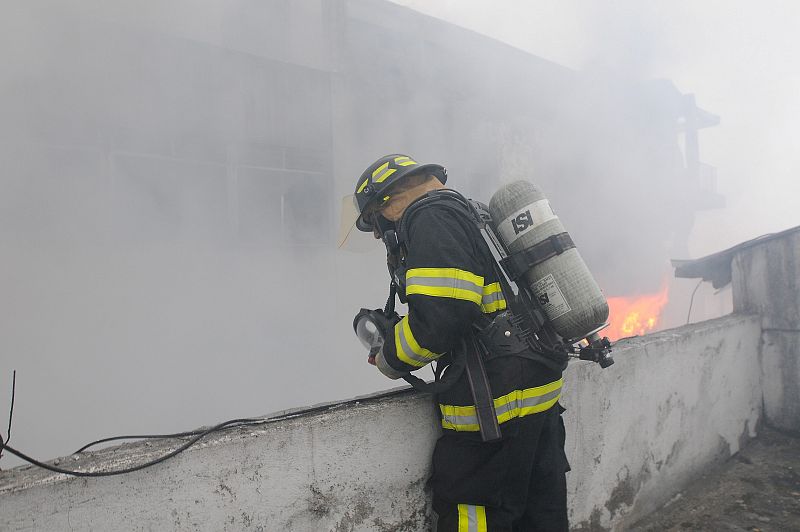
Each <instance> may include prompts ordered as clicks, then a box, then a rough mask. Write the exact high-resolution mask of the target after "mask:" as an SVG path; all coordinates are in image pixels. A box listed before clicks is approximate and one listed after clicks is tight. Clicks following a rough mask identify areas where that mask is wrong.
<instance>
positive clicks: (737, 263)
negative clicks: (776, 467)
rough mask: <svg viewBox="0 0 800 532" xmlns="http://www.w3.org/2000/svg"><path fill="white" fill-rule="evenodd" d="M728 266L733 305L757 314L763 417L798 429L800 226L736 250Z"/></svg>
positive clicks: (782, 426)
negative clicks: (761, 361)
mask: <svg viewBox="0 0 800 532" xmlns="http://www.w3.org/2000/svg"><path fill="white" fill-rule="evenodd" d="M731 269H732V278H733V305H734V309H735V310H737V311H740V312H754V313H758V314H759V315H760V316H761V323H762V329H763V332H762V353H761V356H762V359H763V363H762V381H763V390H764V415H765V418H766V420H767V422H768V423H770V425H772V426H774V427H776V428H779V429H783V430H790V431H794V432H797V431H800V231H799V230H798V228H795V229H794V230H790V231H787V232H785V234H783V235H781V236H780V238H768V239H765V240H764V241H763V242H761V243H757V244H756V245H754V246H752V247H749V248H747V249H744V250H742V251H740V252H738V253H737V254H736V255H735V257H734V258H733V261H732V265H731Z"/></svg>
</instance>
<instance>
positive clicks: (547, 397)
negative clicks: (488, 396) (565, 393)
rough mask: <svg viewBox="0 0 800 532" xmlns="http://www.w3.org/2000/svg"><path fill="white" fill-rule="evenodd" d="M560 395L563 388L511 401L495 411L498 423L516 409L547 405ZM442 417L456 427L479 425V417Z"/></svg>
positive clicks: (443, 415)
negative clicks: (501, 417)
mask: <svg viewBox="0 0 800 532" xmlns="http://www.w3.org/2000/svg"><path fill="white" fill-rule="evenodd" d="M560 394H561V388H558V389H557V390H553V391H552V392H548V393H546V394H544V395H540V396H537V397H527V398H525V399H523V400H521V401H520V400H518V399H514V400H513V401H509V402H508V403H506V404H504V405H501V406H499V407H497V408H495V411H496V412H497V417H498V421H500V420H499V418H500V416H502V415H503V414H506V413H508V412H511V411H513V410H515V409H522V408H529V407H532V406H536V405H540V404H543V403H546V402H548V401H552V400H553V399H556V398H557V397H558V396H559V395H560ZM519 414H520V412H517V415H516V416H512V419H513V418H514V417H518V416H519ZM442 417H443V419H444V421H446V422H448V423H451V424H453V425H455V426H456V427H462V426H464V425H477V424H478V416H477V415H468V416H456V415H445V414H442Z"/></svg>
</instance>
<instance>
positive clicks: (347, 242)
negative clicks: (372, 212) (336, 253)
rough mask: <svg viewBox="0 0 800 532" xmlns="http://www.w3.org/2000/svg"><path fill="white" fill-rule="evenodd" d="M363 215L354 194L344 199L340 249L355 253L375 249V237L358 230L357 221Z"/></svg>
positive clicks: (340, 223) (340, 228)
mask: <svg viewBox="0 0 800 532" xmlns="http://www.w3.org/2000/svg"><path fill="white" fill-rule="evenodd" d="M360 215H361V214H360V213H359V211H358V207H357V206H356V198H355V195H354V194H350V195H348V196H345V197H343V198H342V205H341V213H340V216H339V235H338V238H337V246H338V247H339V249H344V250H347V251H354V252H365V251H370V250H373V249H375V242H374V240H375V239H374V236H373V234H372V233H365V232H364V231H359V230H358V228H356V221H358V217H359V216H360Z"/></svg>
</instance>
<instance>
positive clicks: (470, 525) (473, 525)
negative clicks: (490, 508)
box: [458, 504, 487, 532]
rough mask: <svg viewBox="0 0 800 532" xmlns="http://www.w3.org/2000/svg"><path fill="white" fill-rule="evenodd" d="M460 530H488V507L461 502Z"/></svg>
mask: <svg viewBox="0 0 800 532" xmlns="http://www.w3.org/2000/svg"><path fill="white" fill-rule="evenodd" d="M458 532H487V527H486V507H485V506H477V505H473V504H459V505H458Z"/></svg>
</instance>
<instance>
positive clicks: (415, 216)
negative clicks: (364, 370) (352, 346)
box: [355, 154, 569, 532]
mask: <svg viewBox="0 0 800 532" xmlns="http://www.w3.org/2000/svg"><path fill="white" fill-rule="evenodd" d="M446 180H447V173H446V171H445V169H444V168H443V167H442V166H440V165H437V164H419V163H417V162H416V161H415V160H414V159H413V158H412V157H410V156H407V155H402V154H392V155H387V156H384V157H381V158H380V159H378V160H377V161H375V162H374V163H373V164H372V165H370V166H369V167H368V168H367V169H366V170H365V171H364V173H363V174H362V175H361V177H360V178H359V179H358V182H357V184H356V191H355V204H356V207H357V210H358V218H357V221H356V223H355V225H356V227H357V228H358V229H359V230H361V231H367V232H369V231H372V232H374V234H375V236H376V238H382V239H383V240H384V241H385V242H386V244H387V250H389V254H388V257H389V258H388V262H389V268H390V272H391V274H392V277H393V279H394V283H395V285H396V286H397V291H398V295H399V296H400V299H401V301H405V302H407V304H408V314H407V315H406V316H405V317H403V318H402V319H399V321H397V320H394V321H396V323H392V324H391V325H390V327H389V328H390V329H391V330H388V331H386V334H385V341H383V342H382V345H381V347H380V348H379V349H377V350H376V351H375V352H373V353H372V354H371V356H370V358H369V361H370V363H372V364H374V365H376V366H377V368H378V369H379V370H380V371H381V372H382V373H383V374H384V375H386V376H387V377H389V378H391V379H397V378H400V377H404V376H406V375H408V374H409V372H412V371H415V370H417V369H420V368H421V367H423V366H425V365H427V364H429V363H431V362H434V361H435V362H436V365H437V366H438V367H437V369H436V371H437V373H438V374H441V372H442V370H443V368H444V367H448V366H449V369H447V370H445V371H444V375H445V377H446V376H447V373H448V372H450V371H451V370H452V372H453V374H454V375H455V374H456V373H455V370H454V369H453V368H454V367H456V366H457V364H456V361H457V360H459V359H460V357H462V356H464V352H465V351H467V350H469V349H470V348H471V347H470V346H475V345H477V344H476V343H475V342H471V341H470V340H471V335H473V332H472V331H473V325H474V324H476V323H479V322H480V321H481V320H487V319H489V320H490V319H491V318H492V316H494V315H495V314H496V313H498V312H501V311H503V310H505V309H506V307H507V305H506V294H504V293H503V289H502V285H501V283H500V282H499V281H500V279H499V278H498V274H497V273H496V272H497V269H496V268H495V267H494V265H493V264H495V263H493V261H494V258H493V257H492V255H491V253H490V252H489V249H488V247H487V246H486V244H485V242H484V241H483V240H482V239H481V238H480V236H479V235H477V234H476V233H475V231H474V230H472V229H471V227H470V223H471V222H470V221H469V213H468V210H467V209H466V208H462V209H461V211H462V213H460V212H459V206H458V202H454V201H452V199H449V198H452V193H450V194H448V193H446V192H445V191H446V190H447V189H445V187H444V185H445V182H446ZM511 296H512V295H511V294H508V297H511ZM481 360H482V364H483V369H484V375H485V376H486V378H487V380H488V389H490V390H491V395H490V396H489V397H490V399H488V401H489V403H493V404H491V405H490V406H493V407H494V411H493V412H492V420H493V418H494V416H495V415H496V418H497V424H498V427H499V429H500V432H501V437H500V438H499V439H496V440H494V441H484V439H485V438H482V437H481V434H482V433H481V426H479V423H478V419H477V417H478V412H477V410H476V402H477V401H476V399H475V397H476V395H475V393H476V392H475V391H474V389H475V386H474V384H473V385H472V386H471V385H470V380H471V377H470V375H469V374H468V373H467V372H461V373H460V375H459V376H458V377H457V380H455V382H454V383H453V384H452V386H450V387H449V389H444V390H440V391H439V393H438V394H437V401H438V402H439V410H440V413H441V424H442V436H441V437H440V438H439V439H438V440H437V442H436V447H435V449H434V452H433V464H432V477H431V479H430V485H431V487H432V491H433V508H434V510H435V511H436V513H437V515H438V522H437V523H438V528H437V530H439V531H440V532H447V531H453V532H456V531H458V532H463V531H470V532H472V531H475V532H477V531H491V532H494V531H526V532H529V531H538V530H541V531H547V532H557V531H561V530H564V531H566V530H568V524H567V507H566V478H565V473H566V472H567V471H568V470H569V465H568V463H567V459H566V456H565V454H564V424H563V422H562V420H561V412H562V411H563V409H562V408H561V406H560V405H559V403H558V399H559V397H560V393H561V385H562V380H561V371H562V370H563V368H564V366H562V365H554V364H546V363H539V362H537V361H536V358H535V357H518V356H499V357H494V356H492V353H489V352H486V353H484V354H483V355H482V358H481ZM472 380H474V378H473V379H472Z"/></svg>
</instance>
